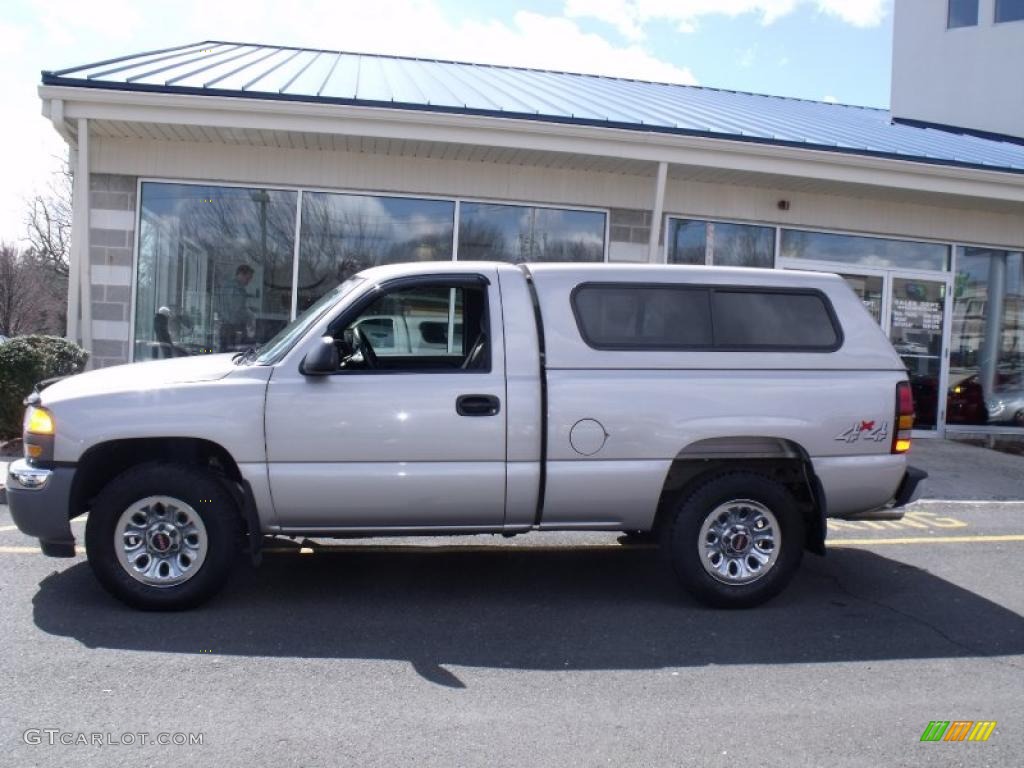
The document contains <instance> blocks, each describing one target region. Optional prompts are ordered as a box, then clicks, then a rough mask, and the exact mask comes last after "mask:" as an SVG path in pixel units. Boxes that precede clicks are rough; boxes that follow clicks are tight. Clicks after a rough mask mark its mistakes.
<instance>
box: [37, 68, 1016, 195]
mask: <svg viewBox="0 0 1024 768" xmlns="http://www.w3.org/2000/svg"><path fill="white" fill-rule="evenodd" d="M39 96H40V98H41V99H42V101H43V114H44V115H45V116H46V117H47V118H50V119H51V120H52V121H53V122H54V125H55V127H56V128H57V130H58V131H59V132H60V133H61V135H62V136H64V137H65V139H68V140H69V141H73V138H74V136H73V134H74V130H75V126H76V123H77V120H78V119H79V118H87V119H90V120H112V121H121V122H126V123H138V124H155V125H179V126H209V127H211V128H224V129H252V130H259V131H279V132H295V133H303V134H321V135H333V136H359V137H373V138H382V139H394V140H404V141H418V142H439V143H447V144H461V145H469V146H485V147H497V148H506V149H517V150H530V151H537V152H550V153H563V154H572V155H586V156H593V157H603V158H616V159H621V160H625V161H634V162H636V163H641V164H646V163H649V164H651V167H652V168H653V167H654V166H655V165H656V164H657V163H660V162H666V163H668V164H670V166H676V167H685V168H693V169H708V170H711V169H714V170H716V171H720V172H728V173H733V174H741V175H742V174H752V175H760V176H769V177H773V178H791V179H794V180H818V181H822V182H828V183H830V184H838V185H853V186H855V187H857V188H864V189H867V188H876V189H880V190H899V191H900V192H902V193H904V194H905V193H919V194H921V195H926V196H942V197H947V196H948V197H950V198H955V199H958V200H960V201H975V202H976V203H981V202H983V201H998V202H999V203H1001V206H1000V207H1002V208H1005V207H1006V206H1007V204H1009V205H1010V206H1011V207H1013V208H1016V207H1017V206H1018V205H1021V204H1024V174H1020V173H1013V172H1001V171H994V170H987V169H982V168H976V167H961V166H957V165H949V164H942V163H929V162H915V161H908V160H901V159H894V158H891V157H878V156H874V155H872V154H870V153H863V154H861V153H855V152H851V151H849V150H842V151H838V150H837V151H830V150H823V149H808V148H805V147H795V146H785V145H780V144H778V143H764V142H759V141H756V140H731V139H721V138H713V137H704V136H690V135H679V134H667V133H661V132H656V131H631V130H621V129H616V128H608V127H603V126H590V125H575V124H565V123H555V122H546V121H541V120H527V119H516V118H507V117H492V116H481V115H472V114H450V113H444V112H432V111H428V110H405V109H397V108H388V107H371V106H353V105H337V104H320V103H309V102H303V101H281V100H267V99H258V98H253V99H249V98H239V97H222V96H213V95H194V94H173V93H147V92H138V91H126V90H112V89H104V88H82V87H73V86H59V85H42V86H40V87H39ZM62 128H63V129H62Z"/></svg>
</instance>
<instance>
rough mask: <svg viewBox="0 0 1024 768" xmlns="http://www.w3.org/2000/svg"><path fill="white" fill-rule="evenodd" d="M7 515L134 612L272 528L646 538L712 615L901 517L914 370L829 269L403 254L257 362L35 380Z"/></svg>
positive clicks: (217, 566) (318, 307)
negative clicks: (863, 524)
mask: <svg viewBox="0 0 1024 768" xmlns="http://www.w3.org/2000/svg"><path fill="white" fill-rule="evenodd" d="M27 405H28V409H27V411H26V416H25V434H24V441H25V452H26V458H25V459H24V460H19V461H16V462H14V463H13V464H12V465H11V466H10V468H9V472H8V478H7V488H8V499H9V504H10V507H11V513H12V515H13V517H14V520H15V522H16V523H17V525H18V526H19V528H20V529H21V530H22V531H24V532H25V533H27V534H29V535H31V536H36V537H38V538H39V540H40V543H41V546H42V549H43V552H44V553H46V554H48V555H53V556H57V557H61V556H72V555H74V552H75V546H74V537H73V535H72V532H71V527H70V525H69V521H70V520H71V519H72V518H75V517H77V516H79V515H82V514H85V513H88V520H87V524H86V528H85V543H86V551H87V555H88V559H89V563H90V565H91V567H92V569H93V571H94V572H95V575H96V577H97V578H98V579H99V581H100V582H101V583H102V584H103V586H104V587H106V588H107V589H108V590H109V591H110V592H111V593H113V594H114V595H115V596H117V597H118V598H120V599H121V600H123V601H125V602H127V603H129V604H130V605H133V606H136V607H139V608H146V609H177V608H185V607H189V606H193V605H196V604H198V603H199V602H201V601H203V600H205V599H206V598H208V597H209V596H211V595H212V594H213V593H214V592H216V591H217V590H218V589H219V588H220V587H221V585H222V584H223V583H224V581H225V579H226V578H227V576H228V573H229V570H230V567H231V565H232V562H233V560H234V559H235V556H236V553H237V552H238V551H239V549H240V548H241V549H245V550H247V551H248V552H249V553H250V555H251V556H252V557H253V559H254V561H257V562H258V560H259V556H260V547H261V544H262V542H263V540H264V537H265V536H275V535H276V536H292V537H313V538H343V537H357V536H358V537H362V536H368V535H373V536H411V535H419V534H429V535H449V534H481V533H494V534H504V535H514V534H520V533H526V532H530V531H566V530H572V531H622V532H624V533H625V534H627V536H628V537H645V536H651V537H653V536H657V537H658V538H659V539H660V543H661V549H662V551H663V552H664V554H665V555H666V559H667V560H668V562H669V563H670V564H671V568H672V570H674V572H675V574H676V576H677V577H678V578H679V580H680V581H681V582H682V584H683V585H684V586H685V588H686V589H687V590H689V591H690V592H691V593H692V594H693V595H694V596H695V597H696V598H698V599H699V600H701V601H703V602H706V603H709V604H712V605H717V606H726V607H740V606H752V605H756V604H758V603H761V602H763V601H765V600H767V599H768V598H770V597H772V596H773V595H775V594H777V593H778V592H779V591H780V590H781V589H782V588H783V587H784V586H785V585H786V583H787V582H788V581H789V579H790V578H791V577H792V575H793V573H794V572H795V570H796V568H797V567H798V565H799V563H800V559H801V556H802V554H803V551H804V549H809V550H811V551H813V552H817V553H823V552H824V547H825V530H826V518H828V517H842V518H860V519H864V518H866V517H876V518H877V517H885V518H890V519H891V518H893V517H899V516H900V515H901V514H902V513H901V512H900V510H899V508H900V507H901V506H903V505H904V504H906V503H907V502H908V501H909V500H910V498H911V496H912V495H913V493H914V490H915V487H916V486H917V485H918V483H919V481H920V480H921V478H922V477H923V476H924V473H923V472H920V471H918V470H915V469H913V468H910V467H908V465H907V451H908V450H909V448H910V435H911V427H912V425H913V403H912V399H911V392H910V386H909V384H908V382H907V372H906V370H905V368H904V366H903V364H902V362H901V361H900V359H899V357H898V356H897V355H896V353H895V352H894V351H893V348H892V347H891V346H890V344H889V341H888V340H887V339H886V337H885V335H884V334H883V333H882V331H881V330H880V329H879V327H878V325H877V324H876V323H875V322H874V321H873V320H872V319H871V317H870V316H869V314H868V313H867V311H866V310H865V309H864V307H863V306H862V305H861V303H860V301H859V300H858V299H857V297H856V296H855V295H854V293H853V292H852V291H851V290H850V289H849V288H848V287H847V286H846V284H845V283H844V282H843V281H842V280H841V279H840V278H839V277H836V276H834V275H824V274H812V273H800V272H791V271H771V270H752V269H733V268H705V267H682V266H671V267H668V266H655V265H643V266H639V265H636V266H633V265H629V266H627V265H570V264H547V265H519V266H514V265H508V264H496V263H474V262H455V263H448V264H438V263H423V264H399V265H393V266H385V267H377V268H374V269H370V270H367V271H365V272H362V273H360V274H358V275H356V276H355V277H352V278H351V279H349V280H347V281H346V282H344V283H343V284H341V285H339V286H338V287H337V288H336V289H334V290H333V291H332V292H330V293H328V294H327V295H325V296H324V297H323V298H322V299H321V300H320V301H319V302H317V303H316V304H315V305H314V306H312V307H310V309H309V310H308V311H307V312H305V313H304V314H303V315H301V316H300V317H299V318H297V319H296V320H295V321H294V322H293V323H292V324H291V325H289V326H288V327H286V328H285V329H284V330H282V331H281V333H280V334H278V335H277V336H276V337H275V338H273V339H271V340H270V341H269V342H267V343H266V344H264V345H263V346H261V347H259V348H255V349H253V350H250V351H249V352H248V353H244V354H237V355H235V356H231V355H209V356H202V357H194V358H179V359H173V360H163V361H156V362H148V363H140V364H134V365H126V366H119V367H114V368H107V369H103V370H97V371H92V372H89V373H84V374H81V375H78V376H74V377H71V378H67V379H64V380H61V381H58V382H57V383H53V384H51V385H49V386H46V387H45V388H42V389H41V390H40V391H38V392H36V393H34V394H33V395H32V396H31V397H30V398H29V400H28V402H27Z"/></svg>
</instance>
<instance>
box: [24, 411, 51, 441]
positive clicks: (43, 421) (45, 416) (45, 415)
mask: <svg viewBox="0 0 1024 768" xmlns="http://www.w3.org/2000/svg"><path fill="white" fill-rule="evenodd" d="M25 434H26V435H52V434H53V416H52V415H50V412H49V411H48V410H46V409H45V408H40V407H39V406H38V405H30V406H29V407H28V410H26V411H25Z"/></svg>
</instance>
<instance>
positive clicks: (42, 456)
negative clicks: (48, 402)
mask: <svg viewBox="0 0 1024 768" xmlns="http://www.w3.org/2000/svg"><path fill="white" fill-rule="evenodd" d="M53 432H54V423H53V414H51V413H50V412H49V411H48V410H46V409H45V408H40V407H39V406H38V405H30V406H29V407H28V410H26V411H25V432H24V435H22V437H23V438H24V439H23V441H22V442H23V443H24V446H25V458H26V459H28V460H30V461H53Z"/></svg>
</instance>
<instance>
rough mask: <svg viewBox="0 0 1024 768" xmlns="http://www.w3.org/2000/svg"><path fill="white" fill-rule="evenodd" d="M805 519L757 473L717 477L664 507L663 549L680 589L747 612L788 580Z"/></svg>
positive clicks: (791, 500)
mask: <svg viewBox="0 0 1024 768" xmlns="http://www.w3.org/2000/svg"><path fill="white" fill-rule="evenodd" d="M803 542H804V519H803V516H802V515H801V513H800V510H799V508H798V507H797V504H796V501H795V499H794V498H793V496H792V494H790V493H789V491H788V490H786V488H785V487H784V486H783V485H781V484H779V483H777V482H775V481H773V480H771V479H769V478H767V477H764V476H762V475H757V474H753V473H747V472H734V473H729V474H724V475H719V476H717V477H715V478H713V479H711V480H709V481H708V482H706V483H704V484H703V485H701V486H700V487H698V488H697V489H696V490H695V491H694V492H693V493H691V494H690V495H688V496H687V497H685V498H683V499H681V500H679V501H678V502H677V503H676V505H675V507H674V508H673V509H671V510H669V517H668V519H667V520H666V522H665V526H664V528H663V529H662V546H663V548H664V550H665V553H666V554H667V555H668V559H669V561H670V563H671V565H672V569H673V570H674V571H675V574H676V576H677V577H678V578H679V581H680V583H681V584H682V585H683V587H684V588H685V589H686V590H687V591H688V592H690V593H691V594H692V595H693V596H694V597H695V598H697V599H698V600H699V601H701V602H702V603H705V604H707V605H711V606H714V607H718V608H749V607H752V606H755V605H760V604H761V603H764V602H766V601H767V600H770V599H771V598H772V597H774V596H775V595H777V594H778V593H779V592H781V591H782V589H783V588H784V587H785V586H786V585H787V584H788V583H789V581H790V579H792V577H793V574H794V573H795V572H796V569H797V567H798V566H799V565H800V560H801V558H802V556H803Z"/></svg>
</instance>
